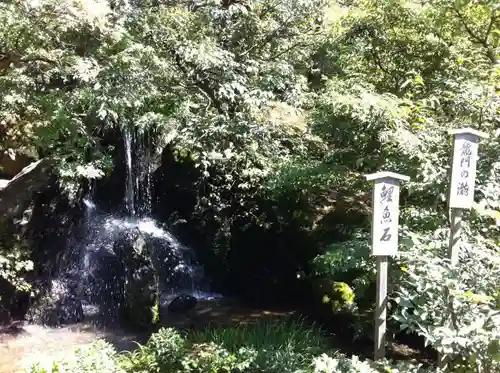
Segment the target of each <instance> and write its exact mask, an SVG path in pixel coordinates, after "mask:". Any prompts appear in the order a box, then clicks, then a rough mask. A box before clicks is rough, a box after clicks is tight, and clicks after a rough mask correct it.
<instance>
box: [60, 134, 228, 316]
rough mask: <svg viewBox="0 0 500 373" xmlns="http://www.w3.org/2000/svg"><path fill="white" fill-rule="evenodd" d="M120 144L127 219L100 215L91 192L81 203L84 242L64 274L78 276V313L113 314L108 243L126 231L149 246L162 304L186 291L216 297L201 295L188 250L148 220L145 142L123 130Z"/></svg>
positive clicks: (115, 281)
mask: <svg viewBox="0 0 500 373" xmlns="http://www.w3.org/2000/svg"><path fill="white" fill-rule="evenodd" d="M123 140H124V151H125V169H126V180H125V188H124V189H125V193H124V194H125V198H124V202H125V208H126V211H127V214H128V216H125V217H123V216H120V215H117V214H109V213H104V212H102V211H100V210H99V206H98V205H96V204H95V203H94V202H93V200H92V194H90V195H89V196H88V197H87V198H86V199H84V201H83V202H84V206H85V222H84V227H85V228H84V229H85V234H84V239H80V240H79V241H78V242H74V245H73V247H74V249H75V250H74V251H75V253H78V254H77V257H78V258H80V259H79V260H78V261H77V263H75V265H74V266H73V268H72V269H70V270H69V271H66V272H67V273H72V275H71V276H72V277H73V278H75V277H78V278H79V280H78V281H79V282H80V289H81V291H80V293H83V294H82V295H81V297H82V303H83V308H84V314H86V315H90V314H96V313H100V315H101V316H108V317H109V316H111V317H113V318H115V317H116V316H117V315H116V310H117V309H118V308H119V306H120V305H119V304H116V299H117V298H116V295H117V294H118V293H119V292H120V291H123V290H120V289H121V287H120V285H121V284H120V282H123V278H120V275H119V274H118V272H117V271H116V268H117V257H116V253H115V252H114V245H115V244H116V242H117V240H118V239H119V238H120V237H121V236H122V235H123V234H124V233H125V232H127V231H130V230H137V231H139V232H140V233H141V234H142V235H143V236H144V237H145V238H146V239H147V242H148V245H149V246H150V247H152V248H153V252H152V255H153V257H154V262H155V264H156V265H155V267H156V268H157V272H158V273H159V277H160V291H161V298H160V299H161V301H162V304H166V303H168V302H169V301H170V300H171V299H172V298H173V297H175V296H176V295H178V294H179V293H184V294H186V293H188V294H190V295H193V296H195V297H196V298H198V299H200V298H202V299H211V298H217V297H219V295H218V294H214V293H210V292H208V291H207V290H208V289H207V288H206V286H205V285H206V281H205V278H204V275H203V270H202V267H201V266H200V265H199V264H198V263H197V262H196V258H195V257H194V253H193V251H192V250H190V249H189V248H188V247H186V246H184V245H182V244H181V243H180V242H179V241H178V240H177V239H176V238H175V237H174V236H173V234H172V233H171V232H170V231H168V230H167V229H164V228H162V227H161V226H159V225H158V224H157V223H156V222H155V221H154V220H153V219H152V218H151V202H152V201H151V195H152V193H151V184H152V183H151V176H150V162H151V160H150V154H151V151H150V149H149V146H148V142H147V141H146V139H145V138H144V137H142V138H141V137H138V136H135V135H134V132H133V131H131V130H129V129H125V130H124V131H123ZM75 272H77V273H75ZM75 275H76V276H75Z"/></svg>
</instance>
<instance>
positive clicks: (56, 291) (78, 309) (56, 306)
mask: <svg viewBox="0 0 500 373" xmlns="http://www.w3.org/2000/svg"><path fill="white" fill-rule="evenodd" d="M78 287H79V286H78V282H77V281H76V280H74V279H56V280H52V281H51V286H50V289H48V290H47V291H46V293H45V294H44V295H42V296H40V297H39V298H38V299H36V300H35V301H34V302H33V304H32V305H31V306H30V308H29V310H28V312H27V314H26V319H27V320H28V321H29V322H32V323H34V324H42V325H47V326H60V325H64V324H73V323H77V322H80V321H82V320H83V316H84V315H83V307H82V302H81V300H80V299H79V298H78Z"/></svg>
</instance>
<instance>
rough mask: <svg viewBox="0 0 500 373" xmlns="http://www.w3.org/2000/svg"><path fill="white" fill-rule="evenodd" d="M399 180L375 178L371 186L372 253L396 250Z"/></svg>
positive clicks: (385, 252)
mask: <svg viewBox="0 0 500 373" xmlns="http://www.w3.org/2000/svg"><path fill="white" fill-rule="evenodd" d="M398 224H399V181H398V180H395V179H390V178H383V179H378V180H375V185H374V187H373V217H372V255H384V256H386V255H395V254H397V252H398Z"/></svg>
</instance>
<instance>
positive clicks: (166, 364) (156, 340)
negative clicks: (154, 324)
mask: <svg viewBox="0 0 500 373" xmlns="http://www.w3.org/2000/svg"><path fill="white" fill-rule="evenodd" d="M187 352H188V348H187V344H186V340H185V339H184V338H183V337H182V336H181V335H180V334H179V332H177V331H176V330H174V329H172V328H161V329H160V330H159V331H158V332H156V333H154V334H153V335H151V337H150V339H149V341H148V343H147V344H146V345H145V346H141V345H138V348H137V349H136V350H135V351H132V352H123V353H122V354H121V355H120V358H119V363H120V366H121V367H122V368H123V369H125V370H126V371H127V372H148V373H149V372H151V373H153V372H163V371H166V372H171V371H172V372H175V371H179V370H181V368H182V358H183V356H184V355H185V354H186V353H187Z"/></svg>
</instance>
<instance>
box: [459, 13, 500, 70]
mask: <svg viewBox="0 0 500 373" xmlns="http://www.w3.org/2000/svg"><path fill="white" fill-rule="evenodd" d="M453 10H454V11H455V14H456V15H457V17H458V19H459V20H460V22H461V23H462V25H463V26H464V28H465V30H466V31H467V33H468V34H469V36H470V37H471V38H472V39H474V40H476V42H477V43H478V44H480V45H482V46H483V47H484V48H485V49H486V54H487V56H488V58H489V59H490V61H491V62H492V63H494V64H497V63H498V60H497V57H496V55H495V51H494V50H493V48H492V47H491V45H490V44H489V43H488V37H489V35H490V33H491V30H492V29H493V24H494V22H495V21H496V18H497V17H496V16H495V15H496V11H493V13H492V15H491V19H490V24H489V25H488V29H487V30H486V34H485V35H484V38H481V37H480V36H479V35H478V34H476V33H475V32H474V31H473V30H472V29H471V28H470V27H469V25H468V24H467V21H466V19H465V18H464V16H463V14H462V13H460V11H459V10H458V8H457V7H456V6H455V7H453Z"/></svg>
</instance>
